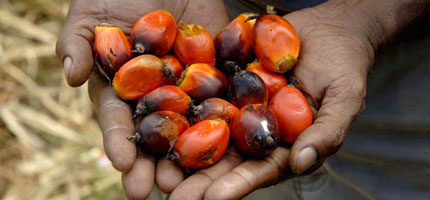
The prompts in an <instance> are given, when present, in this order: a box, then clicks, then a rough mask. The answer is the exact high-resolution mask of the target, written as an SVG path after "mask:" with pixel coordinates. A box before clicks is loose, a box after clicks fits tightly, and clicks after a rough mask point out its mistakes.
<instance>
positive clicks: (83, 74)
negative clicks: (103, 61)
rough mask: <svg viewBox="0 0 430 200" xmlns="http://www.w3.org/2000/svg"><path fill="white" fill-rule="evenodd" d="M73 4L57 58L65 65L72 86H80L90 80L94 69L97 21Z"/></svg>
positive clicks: (59, 43) (58, 44)
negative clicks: (93, 44)
mask: <svg viewBox="0 0 430 200" xmlns="http://www.w3.org/2000/svg"><path fill="white" fill-rule="evenodd" d="M75 4H76V3H74V4H72V6H71V7H70V10H69V14H68V16H67V19H66V22H65V24H64V27H63V29H62V30H61V33H60V36H59V38H58V41H57V47H56V52H57V57H58V59H60V61H61V62H62V64H63V70H64V75H65V76H66V80H67V82H68V83H69V85H70V86H73V87H75V86H80V85H82V84H83V83H85V81H86V80H87V79H88V77H89V76H90V74H91V69H92V67H93V52H92V46H91V43H92V41H93V39H94V35H93V33H92V29H93V27H94V25H96V24H97V21H96V20H95V19H93V18H92V17H91V16H88V15H84V14H82V13H79V10H78V9H77V8H75Z"/></svg>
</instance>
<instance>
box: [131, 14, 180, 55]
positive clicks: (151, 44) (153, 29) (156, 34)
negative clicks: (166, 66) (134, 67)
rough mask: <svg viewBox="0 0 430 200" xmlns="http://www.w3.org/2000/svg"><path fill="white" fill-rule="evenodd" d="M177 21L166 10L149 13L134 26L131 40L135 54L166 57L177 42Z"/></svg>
mask: <svg viewBox="0 0 430 200" xmlns="http://www.w3.org/2000/svg"><path fill="white" fill-rule="evenodd" d="M177 29H178V28H177V27H176V21H175V19H174V18H173V16H172V15H171V14H170V13H169V12H167V11H164V10H156V11H152V12H149V13H147V14H146V15H144V16H143V17H142V18H140V19H139V20H138V21H137V22H136V23H135V24H134V26H133V29H132V30H131V33H130V40H131V43H132V44H133V47H134V48H135V50H134V51H135V52H136V53H139V54H142V53H150V54H153V55H156V56H164V55H166V54H167V53H168V52H169V51H170V49H171V48H172V46H173V43H174V41H175V37H176V32H177Z"/></svg>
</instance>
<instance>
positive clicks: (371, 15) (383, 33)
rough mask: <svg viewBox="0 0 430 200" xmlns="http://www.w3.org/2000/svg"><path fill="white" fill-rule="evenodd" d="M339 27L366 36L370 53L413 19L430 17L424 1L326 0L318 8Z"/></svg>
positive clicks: (429, 4) (404, 28)
mask: <svg viewBox="0 0 430 200" xmlns="http://www.w3.org/2000/svg"><path fill="white" fill-rule="evenodd" d="M317 10H319V11H320V12H323V13H325V14H326V15H329V16H331V17H332V18H335V19H336V20H337V21H338V23H339V24H341V26H344V27H345V28H347V29H349V30H352V31H354V32H355V33H356V34H357V35H360V36H362V37H366V38H367V40H368V41H369V43H370V44H371V46H372V48H373V50H374V52H377V51H378V50H379V49H380V48H381V47H383V46H385V44H387V43H389V42H390V41H391V40H392V39H393V38H396V36H398V35H399V33H401V32H403V31H405V30H407V29H408V28H409V27H410V25H411V24H412V23H413V22H414V21H415V20H417V19H419V18H423V17H426V15H427V16H430V14H429V11H430V1H428V0H395V1H378V0H330V1H328V2H327V3H325V4H322V5H321V6H320V8H318V9H317Z"/></svg>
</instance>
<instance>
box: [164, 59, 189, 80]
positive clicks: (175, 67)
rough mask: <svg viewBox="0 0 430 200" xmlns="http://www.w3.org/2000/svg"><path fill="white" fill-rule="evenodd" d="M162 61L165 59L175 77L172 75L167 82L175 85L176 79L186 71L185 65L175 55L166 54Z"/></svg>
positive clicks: (165, 63)
mask: <svg viewBox="0 0 430 200" xmlns="http://www.w3.org/2000/svg"><path fill="white" fill-rule="evenodd" d="M161 61H163V63H164V65H165V66H167V67H168V68H169V69H170V70H171V71H172V73H173V75H174V77H173V76H171V77H170V78H169V79H168V80H167V84H169V85H175V84H176V79H177V78H179V77H180V76H181V74H182V72H183V71H184V67H183V66H182V64H181V62H180V61H179V60H178V59H177V58H176V57H175V56H171V55H165V56H163V57H161Z"/></svg>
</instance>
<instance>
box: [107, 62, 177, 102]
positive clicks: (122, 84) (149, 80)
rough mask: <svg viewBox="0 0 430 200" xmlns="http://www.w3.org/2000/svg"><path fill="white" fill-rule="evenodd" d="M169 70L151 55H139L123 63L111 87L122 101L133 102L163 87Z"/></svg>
mask: <svg viewBox="0 0 430 200" xmlns="http://www.w3.org/2000/svg"><path fill="white" fill-rule="evenodd" d="M169 76H170V73H169V69H168V68H167V67H166V66H164V64H163V62H162V61H161V60H160V59H159V58H158V57H156V56H153V55H149V54H147V55H141V56H138V57H136V58H133V59H131V60H130V61H128V62H127V63H125V64H124V65H123V66H122V67H121V69H120V70H119V71H118V72H117V73H116V74H115V77H114V79H113V87H114V88H115V91H116V92H117V94H118V95H119V96H120V97H121V98H122V99H124V100H135V99H139V98H140V97H143V96H145V94H147V93H148V92H151V91H152V90H154V89H155V88H157V87H159V86H161V85H163V84H164V83H165V80H166V79H167V78H168V77H169Z"/></svg>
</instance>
